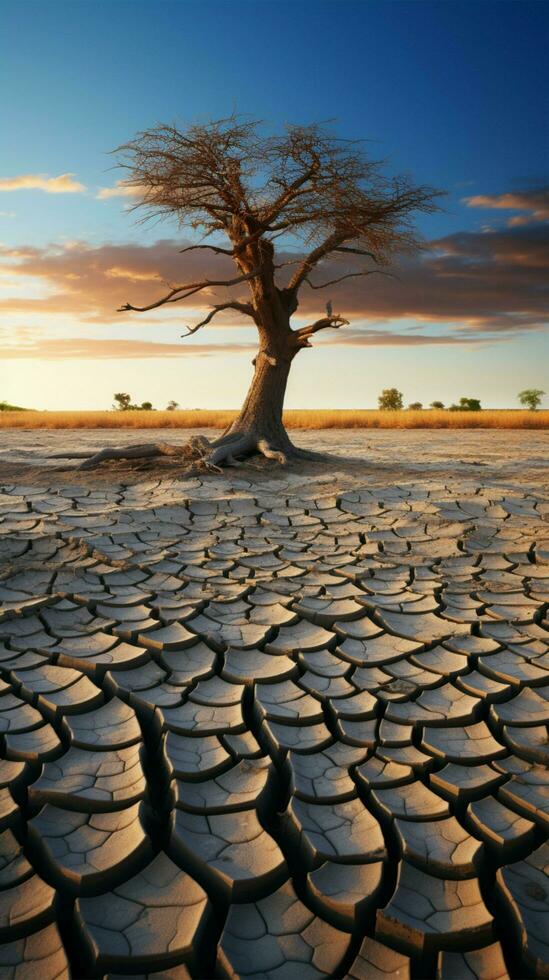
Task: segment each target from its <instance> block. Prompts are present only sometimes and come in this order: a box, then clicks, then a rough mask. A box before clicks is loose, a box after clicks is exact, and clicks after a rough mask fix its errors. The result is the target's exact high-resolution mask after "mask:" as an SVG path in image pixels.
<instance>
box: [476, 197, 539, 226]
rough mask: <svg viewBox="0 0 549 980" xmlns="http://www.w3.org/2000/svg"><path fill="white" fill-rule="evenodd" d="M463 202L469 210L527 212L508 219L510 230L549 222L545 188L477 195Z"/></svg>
mask: <svg viewBox="0 0 549 980" xmlns="http://www.w3.org/2000/svg"><path fill="white" fill-rule="evenodd" d="M463 200H464V202H465V204H466V205H467V207H469V208H487V209H489V210H501V211H525V212H527V213H526V214H524V215H515V216H514V217H512V218H509V220H508V222H507V224H508V225H509V226H510V227H511V228H512V227H514V226H517V225H525V224H529V223H530V222H532V221H547V220H549V188H547V187H541V188H538V189H537V190H531V191H528V190H526V191H514V192H513V191H512V192H511V193H507V194H477V195H475V196H474V197H465V198H463Z"/></svg>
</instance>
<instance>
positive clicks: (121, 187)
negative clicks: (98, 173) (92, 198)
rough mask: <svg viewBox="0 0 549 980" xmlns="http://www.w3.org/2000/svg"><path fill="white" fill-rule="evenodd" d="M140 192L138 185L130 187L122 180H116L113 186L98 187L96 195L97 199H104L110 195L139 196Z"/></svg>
mask: <svg viewBox="0 0 549 980" xmlns="http://www.w3.org/2000/svg"><path fill="white" fill-rule="evenodd" d="M141 193H142V190H141V188H140V187H135V186H132V187H130V186H129V185H128V184H126V183H125V182H124V181H123V180H117V181H116V184H115V185H114V187H100V188H99V191H98V193H97V194H96V197H97V200H98V201H106V200H108V199H109V198H111V197H139V196H140V194H141Z"/></svg>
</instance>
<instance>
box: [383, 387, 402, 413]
mask: <svg viewBox="0 0 549 980" xmlns="http://www.w3.org/2000/svg"><path fill="white" fill-rule="evenodd" d="M377 402H378V405H379V407H380V409H381V411H383V412H395V411H398V410H399V409H401V408H402V405H403V401H402V392H400V391H399V390H398V388H384V389H383V391H382V392H381V395H380V396H379V398H378V400H377Z"/></svg>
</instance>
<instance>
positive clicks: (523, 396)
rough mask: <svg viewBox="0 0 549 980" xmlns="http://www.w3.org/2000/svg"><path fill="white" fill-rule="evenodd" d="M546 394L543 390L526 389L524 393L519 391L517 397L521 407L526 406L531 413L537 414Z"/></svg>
mask: <svg viewBox="0 0 549 980" xmlns="http://www.w3.org/2000/svg"><path fill="white" fill-rule="evenodd" d="M544 394H545V392H544V391H542V390H541V388H525V389H524V391H519V393H518V396H517V397H518V400H519V402H520V404H521V405H525V407H526V408H529V409H530V411H531V412H535V411H536V409H537V408H539V406H540V404H541V399H542V398H543V396H544Z"/></svg>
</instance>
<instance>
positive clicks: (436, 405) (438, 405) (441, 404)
mask: <svg viewBox="0 0 549 980" xmlns="http://www.w3.org/2000/svg"><path fill="white" fill-rule="evenodd" d="M430 407H431V408H444V402H431V405H430Z"/></svg>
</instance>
